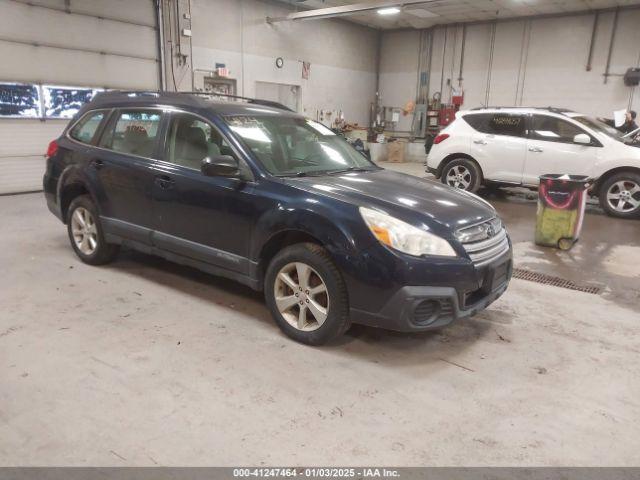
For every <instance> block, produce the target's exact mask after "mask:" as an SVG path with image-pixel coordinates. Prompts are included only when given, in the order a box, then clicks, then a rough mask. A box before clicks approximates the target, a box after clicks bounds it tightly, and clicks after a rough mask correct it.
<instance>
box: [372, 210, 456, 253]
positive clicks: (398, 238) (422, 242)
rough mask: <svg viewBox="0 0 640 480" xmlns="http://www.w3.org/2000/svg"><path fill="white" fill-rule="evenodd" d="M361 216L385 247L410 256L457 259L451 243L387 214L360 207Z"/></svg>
mask: <svg viewBox="0 0 640 480" xmlns="http://www.w3.org/2000/svg"><path fill="white" fill-rule="evenodd" d="M360 215H362V218H363V220H364V221H365V223H366V224H367V226H368V227H369V230H371V233H373V235H374V236H375V237H376V238H377V239H378V240H379V241H380V242H382V243H384V244H385V245H387V246H389V247H391V248H394V249H396V250H400V251H401V252H404V253H408V254H409V255H415V256H417V257H418V256H420V255H441V256H445V257H455V256H456V252H455V251H454V250H453V248H452V247H451V245H450V244H449V242H447V241H446V240H445V239H444V238H440V237H438V236H437V235H434V234H432V233H429V232H425V231H424V230H420V229H419V228H416V227H414V226H413V225H409V224H408V223H405V222H403V221H402V220H398V219H397V218H395V217H392V216H390V215H387V214H386V213H382V212H378V211H376V210H371V209H369V208H364V207H360Z"/></svg>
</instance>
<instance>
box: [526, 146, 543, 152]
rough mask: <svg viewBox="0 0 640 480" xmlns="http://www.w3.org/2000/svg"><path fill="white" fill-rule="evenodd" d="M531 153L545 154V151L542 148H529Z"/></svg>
mask: <svg viewBox="0 0 640 480" xmlns="http://www.w3.org/2000/svg"><path fill="white" fill-rule="evenodd" d="M529 151H530V152H533V153H542V152H544V150H543V149H541V148H540V147H529Z"/></svg>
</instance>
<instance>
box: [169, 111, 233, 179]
mask: <svg viewBox="0 0 640 480" xmlns="http://www.w3.org/2000/svg"><path fill="white" fill-rule="evenodd" d="M218 155H231V156H233V152H232V150H231V147H230V146H229V144H228V143H227V141H226V140H225V139H224V138H223V137H222V135H221V134H220V133H219V132H218V130H217V129H216V128H215V127H213V126H212V125H211V124H210V123H208V122H205V121H204V120H201V119H199V118H198V117H194V116H193V115H189V114H187V113H182V114H176V115H175V116H174V117H173V118H172V120H171V127H170V128H169V151H168V156H167V158H166V161H168V162H170V163H173V164H174V165H182V166H183V167H188V168H192V169H194V170H200V167H201V165H202V160H204V159H205V158H206V157H209V158H213V157H216V156H218Z"/></svg>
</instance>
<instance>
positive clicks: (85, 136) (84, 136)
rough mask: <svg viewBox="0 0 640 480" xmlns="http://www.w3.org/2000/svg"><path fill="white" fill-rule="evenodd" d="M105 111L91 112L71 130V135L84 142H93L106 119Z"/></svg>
mask: <svg viewBox="0 0 640 480" xmlns="http://www.w3.org/2000/svg"><path fill="white" fill-rule="evenodd" d="M104 116H105V112H103V111H101V112H89V113H87V114H86V115H85V116H84V117H82V118H81V119H80V121H79V122H78V123H76V124H75V125H74V126H73V128H72V129H71V130H70V131H69V136H70V137H71V138H73V139H74V140H77V141H79V142H82V143H91V141H92V140H93V137H94V136H95V134H96V132H97V131H98V127H99V126H100V123H102V120H103V119H104Z"/></svg>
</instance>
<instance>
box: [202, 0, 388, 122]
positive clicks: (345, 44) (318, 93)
mask: <svg viewBox="0 0 640 480" xmlns="http://www.w3.org/2000/svg"><path fill="white" fill-rule="evenodd" d="M191 12H192V28H193V38H192V52H193V67H194V69H195V70H209V71H210V70H213V69H214V68H215V64H216V63H223V64H226V66H227V68H229V69H230V76H231V77H232V78H235V79H236V80H237V91H238V93H239V94H241V95H245V96H249V97H251V96H254V95H255V88H256V82H272V83H280V84H286V85H297V86H300V87H301V105H302V107H301V110H302V111H303V113H305V114H306V115H308V116H310V117H313V118H315V117H316V111H317V110H343V112H344V115H345V118H346V119H347V120H349V121H355V122H358V123H360V124H361V125H368V122H369V105H370V103H371V102H372V101H373V100H374V97H375V89H376V67H377V41H378V34H377V32H376V31H375V30H372V29H369V28H366V27H361V26H359V25H354V24H349V23H346V22H344V21H336V20H321V21H307V22H282V23H276V24H273V25H269V24H268V23H267V22H266V21H265V18H266V17H267V16H271V17H277V16H284V15H286V14H287V13H290V12H291V10H288V9H286V8H283V7H282V6H280V5H276V4H275V3H274V2H269V1H260V0H192V4H191ZM277 57H282V58H283V59H284V67H283V68H281V69H278V68H276V65H275V60H276V58H277ZM302 61H307V62H311V75H310V78H309V80H303V79H302ZM195 78H196V80H195V81H196V82H197V81H198V78H199V77H198V75H196V77H195ZM196 87H201V85H196ZM331 120H333V118H329V119H325V121H326V123H330V122H331Z"/></svg>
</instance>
